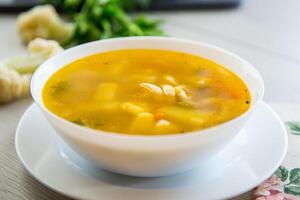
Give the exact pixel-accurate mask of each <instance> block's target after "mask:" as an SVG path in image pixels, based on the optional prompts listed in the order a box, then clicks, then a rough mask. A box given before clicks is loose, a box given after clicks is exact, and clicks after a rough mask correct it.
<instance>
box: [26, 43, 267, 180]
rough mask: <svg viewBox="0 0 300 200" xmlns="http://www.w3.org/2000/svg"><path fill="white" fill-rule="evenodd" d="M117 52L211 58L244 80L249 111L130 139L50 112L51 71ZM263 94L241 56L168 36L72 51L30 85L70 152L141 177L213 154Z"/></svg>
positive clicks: (91, 45) (187, 166) (175, 169)
mask: <svg viewBox="0 0 300 200" xmlns="http://www.w3.org/2000/svg"><path fill="white" fill-rule="evenodd" d="M117 49H164V50H175V51H181V52H186V53H190V54H194V55H200V56H202V57H205V58H208V59H211V60H213V61H215V62H217V63H219V64H221V65H224V66H226V67H227V68H228V69H229V70H231V71H233V72H234V73H236V74H237V75H238V76H240V77H241V78H242V80H244V82H245V83H246V84H247V86H248V88H249V90H250V92H251V95H252V103H251V107H250V109H249V110H248V111H247V112H246V113H244V114H242V115H241V116H239V117H237V118H235V119H233V120H231V121H228V122H226V123H223V124H220V125H217V126H214V127H212V128H208V129H205V130H200V131H194V132H191V133H185V134H180V135H179V134H178V135H176V134H174V135H165V136H133V135H124V134H118V133H106V132H104V131H98V130H93V129H89V128H85V127H82V126H78V125H76V124H74V123H71V122H68V121H66V120H64V119H62V118H60V117H58V116H57V115H55V114H53V113H51V112H50V111H49V110H48V109H47V108H46V107H45V106H44V104H43V102H42V97H41V94H42V89H43V87H44V84H45V82H46V81H47V80H48V78H49V77H50V76H51V75H52V74H53V73H54V72H56V71H57V70H58V69H60V68H62V67H63V66H64V65H66V64H68V63H70V62H72V61H74V60H77V59H79V58H82V57H85V56H88V55H91V54H95V53H100V52H106V51H112V50H117ZM263 91H264V86H263V81H262V78H261V76H260V74H259V73H258V72H257V71H256V70H255V68H254V67H253V66H252V65H251V64H249V63H248V62H246V61H245V60H243V59H242V58H240V57H238V56H236V55H234V54H233V53H230V52H228V51H226V50H223V49H220V48H218V47H215V46H211V45H208V44H205V43H200V42H194V41H189V40H182V39H176V38H168V37H129V38H120V39H109V40H103V41H96V42H91V43H88V44H84V45H80V46H77V47H74V48H70V49H68V50H66V51H64V52H62V53H61V54H59V55H57V56H54V57H53V58H50V59H49V60H47V61H46V62H45V63H43V64H42V65H41V66H40V67H39V69H38V70H37V71H36V72H35V74H34V75H33V77H32V82H31V93H32V96H33V98H34V100H35V102H36V104H38V106H39V108H40V109H41V110H42V112H43V113H44V115H45V116H46V118H47V119H48V121H49V122H50V124H51V125H52V126H53V127H54V128H55V130H56V131H57V133H58V135H59V136H61V138H62V139H63V140H64V141H65V142H66V143H67V144H69V146H70V147H71V148H72V149H73V150H74V151H76V152H77V153H79V154H80V155H82V156H83V157H85V158H87V159H88V160H90V161H92V162H94V163H95V164H97V165H100V166H101V167H102V168H105V169H107V170H110V171H113V172H117V173H121V174H125V175H132V176H142V177H151V176H164V175H169V174H174V173H178V172H182V171H185V170H189V169H192V168H194V167H196V166H197V165H198V164H199V163H201V162H204V161H207V160H208V159H209V158H211V157H213V156H214V155H216V154H217V153H218V152H219V151H220V150H222V149H223V148H224V147H225V146H226V145H227V144H228V143H229V142H230V141H231V140H232V139H233V138H234V136H236V135H237V134H238V133H239V131H240V129H241V128H242V127H243V125H244V124H245V122H246V121H247V119H248V118H249V115H250V113H251V112H252V111H253V110H254V108H255V105H256V104H257V103H258V102H260V101H261V100H262V97H263ZM41 134H42V133H41ZM220 164H222V163H220Z"/></svg>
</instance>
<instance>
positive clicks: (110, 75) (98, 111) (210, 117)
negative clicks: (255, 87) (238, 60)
mask: <svg viewBox="0 0 300 200" xmlns="http://www.w3.org/2000/svg"><path fill="white" fill-rule="evenodd" d="M42 98H43V102H44V104H45V106H46V107H47V108H48V109H49V110H50V111H52V112H53V113H55V114H57V115H58V116H60V117H62V118H64V119H66V120H69V121H71V122H73V123H76V124H79V125H82V126H86V127H90V128H93V129H98V130H105V131H109V132H118V133H124V134H142V135H160V134H174V133H178V134H182V133H185V132H189V131H194V130H200V129H204V128H207V127H211V126H214V125H217V124H220V123H222V122H226V121H228V120H230V119H233V118H235V117H237V116H239V115H241V114H242V113H244V112H245V111H247V110H248V109H249V106H250V104H251V96H250V93H249V91H248V89H247V86H246V85H245V83H244V82H243V81H242V80H241V79H240V78H239V77H238V76H237V75H235V74H234V73H232V72H230V71H229V70H227V69H226V68H224V67H223V66H221V65H219V64H216V63H214V62H213V61H210V60H208V59H205V58H201V57H198V56H194V55H190V54H186V53H181V52H175V51H163V50H146V49H135V50H120V51H111V52H105V53H99V54H95V55H92V56H88V57H85V58H82V59H79V60H76V61H75V62H72V63H70V64H68V65H66V66H64V67H63V68H61V69H60V70H58V71H57V72H56V73H55V74H54V75H52V76H51V77H50V78H49V80H48V81H47V82H46V84H45V86H44V88H43V93H42Z"/></svg>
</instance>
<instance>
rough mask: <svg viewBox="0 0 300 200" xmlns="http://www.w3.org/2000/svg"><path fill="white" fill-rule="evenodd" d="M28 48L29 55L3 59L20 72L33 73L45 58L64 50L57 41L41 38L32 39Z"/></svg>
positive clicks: (8, 65)
mask: <svg viewBox="0 0 300 200" xmlns="http://www.w3.org/2000/svg"><path fill="white" fill-rule="evenodd" d="M27 49H28V51H29V55H20V56H16V57H13V58H9V59H7V60H4V61H3V63H4V65H5V66H6V67H7V68H10V69H15V70H16V71H18V72H20V73H32V72H33V71H34V70H35V69H36V68H37V67H38V66H39V65H40V64H42V63H43V62H44V61H45V60H47V59H48V58H50V57H51V56H53V55H55V54H57V53H59V52H61V51H63V48H62V47H61V46H60V45H59V44H58V43H57V42H56V41H54V40H45V39H41V38H37V39H34V40H32V41H31V42H30V43H29V44H28V47H27Z"/></svg>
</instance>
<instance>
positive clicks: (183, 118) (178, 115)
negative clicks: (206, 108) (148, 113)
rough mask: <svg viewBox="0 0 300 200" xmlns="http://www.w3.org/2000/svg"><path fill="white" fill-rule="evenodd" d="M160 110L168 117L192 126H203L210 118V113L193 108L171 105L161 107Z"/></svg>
mask: <svg viewBox="0 0 300 200" xmlns="http://www.w3.org/2000/svg"><path fill="white" fill-rule="evenodd" d="M160 112H162V113H163V114H165V115H166V117H167V118H169V119H172V120H174V121H178V122H180V123H183V124H187V125H192V126H201V125H203V124H204V123H205V122H206V121H207V120H208V118H209V116H208V114H209V113H202V112H200V111H196V110H191V109H187V108H182V107H177V106H170V107H165V108H162V109H160Z"/></svg>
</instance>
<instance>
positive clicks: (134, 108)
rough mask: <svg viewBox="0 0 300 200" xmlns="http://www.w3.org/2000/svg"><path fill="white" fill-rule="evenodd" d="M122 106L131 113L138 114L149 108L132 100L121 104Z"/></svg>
mask: <svg viewBox="0 0 300 200" xmlns="http://www.w3.org/2000/svg"><path fill="white" fill-rule="evenodd" d="M121 108H122V109H123V110H124V111H126V112H128V113H131V114H133V115H138V114H140V113H142V112H146V111H147V108H146V106H144V105H139V104H137V103H132V102H125V103H123V104H122V105H121Z"/></svg>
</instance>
